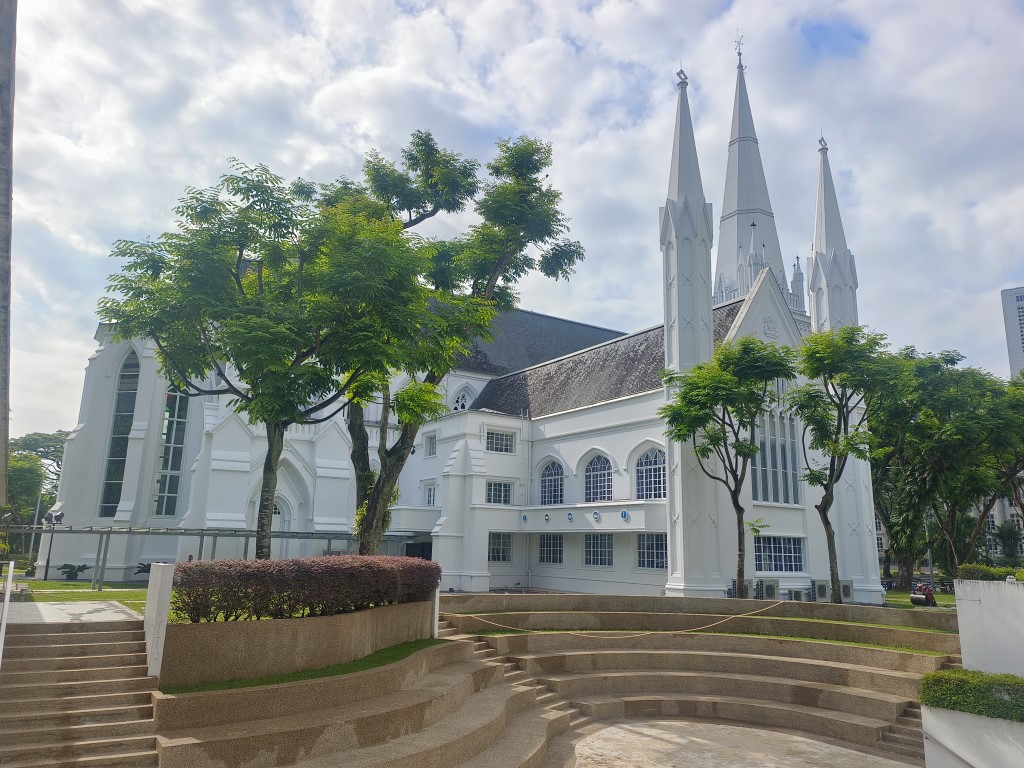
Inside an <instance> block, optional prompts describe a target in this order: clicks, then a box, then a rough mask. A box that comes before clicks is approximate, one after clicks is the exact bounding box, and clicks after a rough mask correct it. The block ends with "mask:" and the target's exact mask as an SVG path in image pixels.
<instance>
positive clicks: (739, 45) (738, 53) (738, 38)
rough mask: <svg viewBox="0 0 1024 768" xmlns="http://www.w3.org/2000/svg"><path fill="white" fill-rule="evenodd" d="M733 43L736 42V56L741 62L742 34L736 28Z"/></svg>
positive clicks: (741, 62)
mask: <svg viewBox="0 0 1024 768" xmlns="http://www.w3.org/2000/svg"><path fill="white" fill-rule="evenodd" d="M735 43H736V56H737V57H739V60H740V64H743V35H741V34H740V31H739V30H738V29H737V30H736V40H735Z"/></svg>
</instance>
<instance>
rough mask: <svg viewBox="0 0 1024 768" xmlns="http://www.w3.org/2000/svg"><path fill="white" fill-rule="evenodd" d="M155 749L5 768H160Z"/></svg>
mask: <svg viewBox="0 0 1024 768" xmlns="http://www.w3.org/2000/svg"><path fill="white" fill-rule="evenodd" d="M157 761H158V758H157V753H156V750H155V749H144V750H139V751H136V752H121V753H119V754H116V755H86V756H83V757H74V758H69V759H63V758H57V759H49V758H27V759H25V760H15V761H13V762H9V763H5V764H4V768H158V762H157Z"/></svg>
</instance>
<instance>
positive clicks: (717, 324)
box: [471, 300, 743, 418]
mask: <svg viewBox="0 0 1024 768" xmlns="http://www.w3.org/2000/svg"><path fill="white" fill-rule="evenodd" d="M742 305H743V301H742V300H740V301H736V302H733V303H732V304H726V305H723V306H721V307H716V308H715V309H714V311H713V312H712V324H713V326H714V335H715V341H721V340H722V339H724V338H725V335H726V334H727V333H728V332H729V329H730V328H731V327H732V324H733V322H734V321H735V319H736V315H737V314H738V313H739V310H740V307H742ZM664 368H665V326H663V325H659V326H657V327H656V328H651V329H649V330H646V331H640V332H638V333H633V334H630V335H628V336H623V337H621V338H618V339H614V340H612V341H609V342H606V343H604V344H600V345H599V346H595V347H591V348H590V349H586V350H583V351H581V352H577V353H575V354H569V355H568V356H566V357H563V358H560V359H558V360H552V361H550V362H547V363H544V364H541V365H536V366H534V367H532V368H528V369H526V370H523V371H517V372H516V373H512V374H509V375H507V376H502V377H501V378H497V379H492V380H491V381H489V382H487V385H486V386H485V387H484V389H483V391H482V392H481V393H480V395H479V396H478V397H477V398H476V400H474V401H473V405H472V406H471V408H472V409H473V410H489V411H497V412H498V413H507V414H511V415H513V416H521V415H529V416H531V417H533V418H536V417H539V416H547V415H549V414H552V413H560V412H562V411H568V410H572V409H573V408H582V407H584V406H587V405H594V404H596V403H603V402H607V401H609V400H616V399H618V398H620V397H628V396H629V395H637V394H640V393H641V392H650V391H652V390H655V389H660V388H661V386H662V383H661V376H660V374H661V371H662V370H663V369H664Z"/></svg>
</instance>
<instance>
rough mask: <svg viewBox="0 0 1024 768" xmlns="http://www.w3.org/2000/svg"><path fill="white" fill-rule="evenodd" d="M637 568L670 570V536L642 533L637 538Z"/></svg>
mask: <svg viewBox="0 0 1024 768" xmlns="http://www.w3.org/2000/svg"><path fill="white" fill-rule="evenodd" d="M636 567H637V568H657V569H659V570H665V569H666V568H668V534H665V533H640V534H637V537H636Z"/></svg>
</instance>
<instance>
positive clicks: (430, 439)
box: [423, 432, 437, 456]
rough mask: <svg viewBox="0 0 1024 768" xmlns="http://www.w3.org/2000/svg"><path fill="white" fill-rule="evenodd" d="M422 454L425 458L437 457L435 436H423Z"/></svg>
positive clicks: (433, 434)
mask: <svg viewBox="0 0 1024 768" xmlns="http://www.w3.org/2000/svg"><path fill="white" fill-rule="evenodd" d="M423 454H424V455H425V456H437V434H436V433H434V432H431V433H430V434H429V435H424V436H423Z"/></svg>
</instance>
